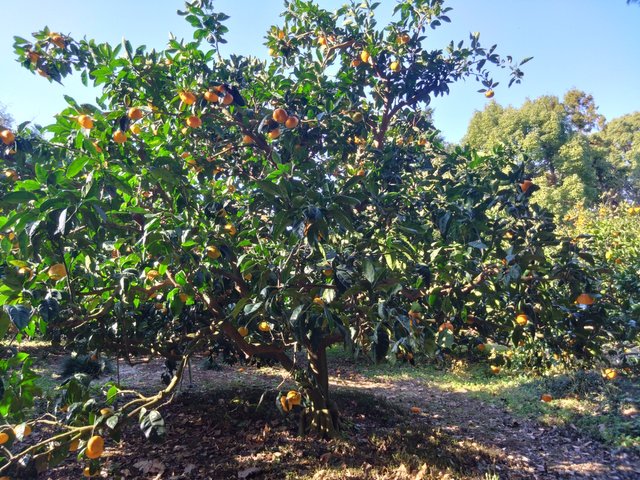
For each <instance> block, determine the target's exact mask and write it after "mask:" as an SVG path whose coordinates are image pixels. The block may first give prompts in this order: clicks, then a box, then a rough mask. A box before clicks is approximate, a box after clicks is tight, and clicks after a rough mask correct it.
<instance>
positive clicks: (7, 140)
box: [0, 130, 16, 145]
mask: <svg viewBox="0 0 640 480" xmlns="http://www.w3.org/2000/svg"><path fill="white" fill-rule="evenodd" d="M0 138H1V139H2V143H4V144H5V145H11V144H12V143H13V141H14V140H15V139H16V136H15V135H14V134H13V132H12V131H11V130H2V131H1V132H0Z"/></svg>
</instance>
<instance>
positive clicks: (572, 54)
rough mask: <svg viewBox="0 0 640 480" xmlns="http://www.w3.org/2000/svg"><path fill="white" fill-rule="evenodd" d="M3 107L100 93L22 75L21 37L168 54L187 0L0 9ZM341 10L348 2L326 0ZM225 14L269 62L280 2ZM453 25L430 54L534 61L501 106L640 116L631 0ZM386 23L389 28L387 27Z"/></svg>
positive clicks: (599, 0) (223, 5)
mask: <svg viewBox="0 0 640 480" xmlns="http://www.w3.org/2000/svg"><path fill="white" fill-rule="evenodd" d="M1 1H2V4H3V8H2V10H3V12H2V13H3V14H2V29H1V30H0V86H1V88H0V103H2V104H4V105H5V106H6V107H7V110H8V112H9V113H10V114H11V115H12V116H13V117H14V119H15V120H16V121H17V122H22V121H26V120H31V121H36V122H38V123H41V124H47V123H49V122H51V120H52V118H53V115H54V114H55V113H56V112H58V111H60V110H61V109H62V108H64V106H65V103H64V100H63V99H62V95H63V94H68V95H71V96H72V97H74V98H76V99H77V100H79V101H82V102H92V101H93V99H94V98H95V92H93V91H92V90H90V89H87V88H85V87H83V86H82V84H81V83H80V81H79V78H75V79H68V80H66V81H65V86H64V87H62V86H59V85H57V84H50V83H48V82H47V81H46V80H44V79H42V78H40V77H37V76H34V75H32V74H31V73H29V72H28V71H27V70H25V69H23V68H22V67H20V66H19V65H18V64H17V63H16V62H15V60H14V55H13V48H12V44H13V35H20V36H23V37H27V38H28V36H29V34H30V33H31V32H33V31H36V30H38V29H40V28H42V27H43V26H45V25H48V26H49V27H50V28H51V29H52V30H53V31H59V32H63V33H70V34H72V35H73V36H75V37H77V38H80V37H82V36H87V37H88V38H95V39H96V40H98V41H109V42H116V43H117V42H120V41H121V39H122V37H126V38H127V39H129V40H130V41H131V42H132V43H133V44H134V46H135V45H138V44H145V45H147V46H148V47H155V48H162V47H163V46H164V45H165V44H166V41H167V38H168V34H169V32H173V33H174V34H175V35H176V36H178V37H189V38H190V36H191V30H190V28H191V27H190V26H189V25H188V24H187V23H186V22H185V21H184V20H183V19H182V18H181V17H178V16H177V15H176V14H175V12H176V10H177V9H178V8H182V6H183V5H184V3H183V1H182V0H109V1H108V2H106V1H87V0H64V1H60V2H52V1H50V0H23V1H20V2H17V1H8V0H1ZM319 3H320V4H321V5H322V6H324V7H326V8H334V7H335V6H337V5H340V4H342V3H343V1H342V0H320V2H319ZM382 4H383V5H382V7H381V13H383V14H385V15H386V13H385V12H390V10H391V8H392V7H393V5H394V4H395V1H394V0H382ZM217 5H218V9H219V10H220V11H223V12H225V13H227V14H229V15H230V16H231V19H230V20H229V21H228V22H227V26H228V27H229V28H230V32H229V34H228V36H227V39H228V40H229V44H228V46H227V51H228V52H233V53H239V54H246V55H255V56H259V57H263V58H264V57H266V55H267V53H266V48H265V47H264V45H263V42H264V38H263V37H264V34H265V32H266V31H267V29H268V27H269V26H270V25H272V24H277V23H278V22H279V18H278V14H279V12H280V10H281V7H282V2H281V0H218V1H217ZM447 5H448V6H451V7H453V9H454V10H453V11H452V12H451V13H450V17H451V19H452V23H451V24H448V25H445V26H444V27H442V28H440V29H438V30H436V31H435V32H433V33H432V34H431V36H430V38H429V40H428V45H430V46H431V45H432V46H433V47H434V48H441V47H444V46H445V45H446V44H447V43H448V42H449V41H450V40H455V41H458V40H462V39H465V40H466V39H468V35H469V32H474V31H478V32H480V33H481V37H480V39H481V42H482V43H483V45H485V46H490V45H493V44H494V43H497V44H498V52H499V53H501V54H503V55H512V56H513V57H514V58H524V57H527V56H533V57H535V58H534V60H532V61H531V62H529V63H528V64H526V65H525V77H524V79H523V83H522V85H515V86H513V87H512V88H510V89H507V88H506V84H507V80H508V77H507V76H506V74H504V75H501V74H499V75H496V79H498V80H502V82H501V85H500V86H499V87H498V88H497V90H496V97H495V99H496V100H497V101H498V102H499V103H501V104H503V105H508V104H511V105H514V106H519V105H521V104H522V102H523V101H524V100H525V99H526V98H535V97H538V96H540V95H547V94H550V95H557V96H562V95H563V94H564V93H565V92H566V91H567V90H569V89H571V88H574V87H575V88H579V89H581V90H584V91H586V92H588V93H590V94H592V95H593V96H594V98H595V101H596V103H597V105H599V106H600V112H601V113H602V114H604V115H605V116H606V117H607V119H613V118H615V117H618V116H620V115H624V114H626V113H631V112H634V111H640V6H638V5H637V4H635V5H627V3H626V0H482V1H480V0H449V1H448V2H447ZM383 20H384V19H381V20H380V23H383ZM478 88H480V87H479V85H478V84H476V83H475V82H474V81H467V82H464V83H460V84H458V85H455V86H454V87H453V88H452V92H451V95H449V96H448V97H445V98H442V99H437V100H436V101H434V102H433V104H432V106H433V107H434V108H435V123H436V127H437V128H439V129H440V130H442V132H443V133H444V136H445V138H446V139H447V140H449V141H452V142H455V141H458V140H459V139H460V138H461V137H462V136H463V135H464V132H465V131H466V127H467V124H468V122H469V119H470V118H471V115H472V114H473V112H474V111H475V110H480V109H482V108H483V107H484V104H485V102H486V100H485V99H484V97H483V96H482V95H481V94H479V93H477V92H476V90H477V89H478Z"/></svg>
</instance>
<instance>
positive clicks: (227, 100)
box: [222, 92, 233, 105]
mask: <svg viewBox="0 0 640 480" xmlns="http://www.w3.org/2000/svg"><path fill="white" fill-rule="evenodd" d="M232 103H233V95H231V94H230V93H229V92H227V93H225V94H224V97H222V104H223V105H231V104H232Z"/></svg>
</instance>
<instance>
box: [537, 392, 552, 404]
mask: <svg viewBox="0 0 640 480" xmlns="http://www.w3.org/2000/svg"><path fill="white" fill-rule="evenodd" d="M540 400H542V401H543V402H550V401H551V400H553V397H552V396H551V395H550V394H548V393H543V394H542V396H541V397H540Z"/></svg>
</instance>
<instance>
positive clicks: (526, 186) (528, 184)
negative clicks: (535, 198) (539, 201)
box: [520, 179, 533, 193]
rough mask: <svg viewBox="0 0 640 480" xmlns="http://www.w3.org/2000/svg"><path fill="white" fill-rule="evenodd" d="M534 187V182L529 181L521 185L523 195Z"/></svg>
mask: <svg viewBox="0 0 640 480" xmlns="http://www.w3.org/2000/svg"><path fill="white" fill-rule="evenodd" d="M532 185H533V182H532V181H531V180H529V179H527V180H525V181H524V182H522V183H521V184H520V189H521V190H522V192H523V193H527V192H528V191H529V189H530V188H531V186H532Z"/></svg>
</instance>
